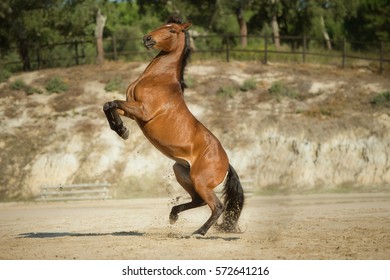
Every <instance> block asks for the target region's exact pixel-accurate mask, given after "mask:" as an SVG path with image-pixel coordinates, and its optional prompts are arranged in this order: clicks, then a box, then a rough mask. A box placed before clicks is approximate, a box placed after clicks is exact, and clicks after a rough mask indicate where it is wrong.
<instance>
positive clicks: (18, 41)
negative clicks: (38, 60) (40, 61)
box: [0, 0, 59, 71]
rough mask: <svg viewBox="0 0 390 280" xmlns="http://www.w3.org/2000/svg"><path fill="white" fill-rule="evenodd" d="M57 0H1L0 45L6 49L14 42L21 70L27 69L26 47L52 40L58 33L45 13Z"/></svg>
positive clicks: (33, 46) (27, 53)
mask: <svg viewBox="0 0 390 280" xmlns="http://www.w3.org/2000/svg"><path fill="white" fill-rule="evenodd" d="M58 3H59V1H58V0H42V1H23V0H4V1H3V2H2V4H1V6H0V7H1V8H0V39H1V40H0V41H1V43H0V48H1V49H2V51H3V52H4V51H5V52H6V51H9V50H10V49H11V48H12V45H13V44H15V45H16V48H17V50H18V53H19V56H20V58H21V60H22V61H23V70H25V71H27V70H30V69H31V61H30V49H31V48H37V47H38V46H39V45H41V44H44V43H47V42H50V41H52V40H53V39H54V38H56V37H57V36H58V32H57V31H56V30H52V29H51V28H50V27H49V26H50V24H51V23H52V21H53V17H52V14H51V13H50V12H49V11H50V10H51V9H52V7H55V6H57V5H58Z"/></svg>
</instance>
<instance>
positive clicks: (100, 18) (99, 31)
mask: <svg viewBox="0 0 390 280" xmlns="http://www.w3.org/2000/svg"><path fill="white" fill-rule="evenodd" d="M106 20H107V16H106V15H102V13H101V12H100V9H98V11H97V13H96V28H95V38H96V49H97V58H96V62H97V64H103V63H104V49H103V29H104V25H105V24H106Z"/></svg>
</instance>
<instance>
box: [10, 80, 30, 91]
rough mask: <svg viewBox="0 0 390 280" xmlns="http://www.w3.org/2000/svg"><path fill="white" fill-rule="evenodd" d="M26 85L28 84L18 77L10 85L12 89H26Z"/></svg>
mask: <svg viewBox="0 0 390 280" xmlns="http://www.w3.org/2000/svg"><path fill="white" fill-rule="evenodd" d="M26 87H27V85H26V83H25V82H24V81H23V80H22V79H17V80H15V81H14V82H12V83H11V85H10V88H11V89H12V90H24V89H25V88H26Z"/></svg>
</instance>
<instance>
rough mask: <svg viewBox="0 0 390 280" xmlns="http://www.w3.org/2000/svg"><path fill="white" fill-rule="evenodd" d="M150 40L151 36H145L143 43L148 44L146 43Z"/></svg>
mask: <svg viewBox="0 0 390 280" xmlns="http://www.w3.org/2000/svg"><path fill="white" fill-rule="evenodd" d="M150 40H152V36H150V35H146V36H145V37H144V41H145V42H148V41H150Z"/></svg>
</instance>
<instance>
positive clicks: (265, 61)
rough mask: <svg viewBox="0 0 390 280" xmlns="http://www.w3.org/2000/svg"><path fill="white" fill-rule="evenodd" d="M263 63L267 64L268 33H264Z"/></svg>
mask: <svg viewBox="0 0 390 280" xmlns="http://www.w3.org/2000/svg"><path fill="white" fill-rule="evenodd" d="M264 64H265V65H267V64H268V33H265V34H264Z"/></svg>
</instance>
